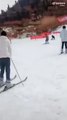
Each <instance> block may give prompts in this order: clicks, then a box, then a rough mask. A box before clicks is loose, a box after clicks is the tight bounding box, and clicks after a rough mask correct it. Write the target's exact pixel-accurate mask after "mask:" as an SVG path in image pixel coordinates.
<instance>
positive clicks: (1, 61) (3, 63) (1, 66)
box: [0, 31, 12, 87]
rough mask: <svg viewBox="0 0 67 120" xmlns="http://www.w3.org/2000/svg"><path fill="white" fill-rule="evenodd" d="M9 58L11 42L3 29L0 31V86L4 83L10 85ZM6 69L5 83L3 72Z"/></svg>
mask: <svg viewBox="0 0 67 120" xmlns="http://www.w3.org/2000/svg"><path fill="white" fill-rule="evenodd" d="M10 58H11V44H10V40H9V39H8V37H7V33H6V32H5V31H2V32H1V36H0V87H2V86H3V85H6V87H11V86H12V84H11V82H10ZM5 71H6V83H5V82H4V72H5Z"/></svg>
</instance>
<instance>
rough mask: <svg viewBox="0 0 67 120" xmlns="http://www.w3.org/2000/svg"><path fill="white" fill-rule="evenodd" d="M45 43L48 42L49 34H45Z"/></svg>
mask: <svg viewBox="0 0 67 120" xmlns="http://www.w3.org/2000/svg"><path fill="white" fill-rule="evenodd" d="M45 44H49V36H48V35H46V39H45Z"/></svg>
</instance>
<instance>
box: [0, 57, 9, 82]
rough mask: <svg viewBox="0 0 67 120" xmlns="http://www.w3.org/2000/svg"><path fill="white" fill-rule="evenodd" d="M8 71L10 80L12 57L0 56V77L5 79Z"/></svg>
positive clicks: (7, 78)
mask: <svg viewBox="0 0 67 120" xmlns="http://www.w3.org/2000/svg"><path fill="white" fill-rule="evenodd" d="M4 71H6V80H10V58H0V78H1V79H2V80H3V78H4Z"/></svg>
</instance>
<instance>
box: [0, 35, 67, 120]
mask: <svg viewBox="0 0 67 120" xmlns="http://www.w3.org/2000/svg"><path fill="white" fill-rule="evenodd" d="M44 41H45V40H44V39H42V40H34V41H33V40H30V39H29V38H26V39H18V40H14V41H12V51H13V55H12V59H13V61H14V63H15V65H16V68H17V70H18V72H19V74H20V76H21V78H22V79H23V78H24V77H25V76H28V79H27V81H26V82H25V83H24V86H22V84H21V85H19V86H17V87H15V88H13V89H10V90H9V91H7V92H4V93H3V94H0V119H1V120H15V119H16V120H67V55H66V54H63V55H59V53H60V48H61V41H60V38H59V35H57V36H56V40H53V41H51V40H50V41H49V44H46V45H45V44H43V43H44ZM11 71H12V75H14V73H15V69H14V67H13V65H12V64H11ZM16 81H19V78H18V77H17V78H16V79H15V80H14V81H12V82H13V83H14V82H16Z"/></svg>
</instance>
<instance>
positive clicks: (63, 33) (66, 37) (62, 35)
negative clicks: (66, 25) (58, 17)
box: [60, 29, 67, 42]
mask: <svg viewBox="0 0 67 120" xmlns="http://www.w3.org/2000/svg"><path fill="white" fill-rule="evenodd" d="M60 38H61V41H62V42H64V41H66V42H67V30H66V29H63V30H62V31H61V33H60Z"/></svg>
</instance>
